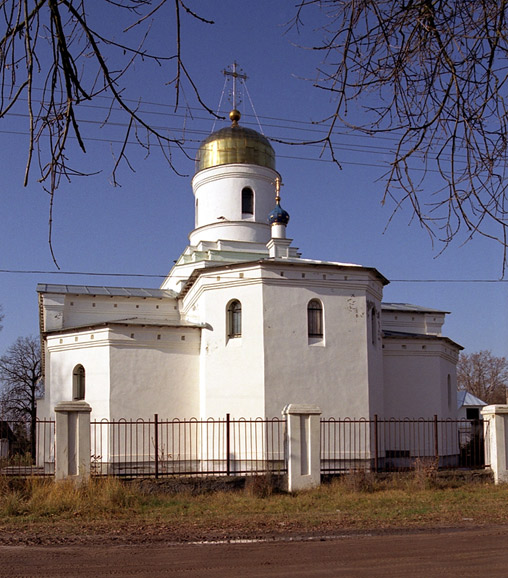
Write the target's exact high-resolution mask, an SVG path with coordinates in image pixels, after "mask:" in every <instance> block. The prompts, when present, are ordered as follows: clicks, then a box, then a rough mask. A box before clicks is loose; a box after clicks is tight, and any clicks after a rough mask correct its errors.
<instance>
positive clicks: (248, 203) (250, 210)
mask: <svg viewBox="0 0 508 578" xmlns="http://www.w3.org/2000/svg"><path fill="white" fill-rule="evenodd" d="M253 214H254V191H253V190H252V189H251V188H250V187H244V188H243V189H242V217H250V216H252V215H253Z"/></svg>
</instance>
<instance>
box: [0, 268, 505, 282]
mask: <svg viewBox="0 0 508 578" xmlns="http://www.w3.org/2000/svg"><path fill="white" fill-rule="evenodd" d="M0 273H4V274H9V273H11V274H20V275H83V276H90V277H148V278H152V279H165V278H166V277H167V275H155V274H149V273H96V272H90V271H44V270H37V269H0ZM175 277H178V276H175ZM181 278H182V279H183V276H182V277H181ZM390 283H508V279H390Z"/></svg>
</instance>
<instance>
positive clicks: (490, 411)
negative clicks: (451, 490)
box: [482, 405, 508, 484]
mask: <svg viewBox="0 0 508 578" xmlns="http://www.w3.org/2000/svg"><path fill="white" fill-rule="evenodd" d="M482 416H483V420H484V428H485V463H486V464H490V467H491V469H492V472H493V473H494V482H495V483H496V484H500V483H507V482H508V405H487V406H485V407H484V408H483V409H482Z"/></svg>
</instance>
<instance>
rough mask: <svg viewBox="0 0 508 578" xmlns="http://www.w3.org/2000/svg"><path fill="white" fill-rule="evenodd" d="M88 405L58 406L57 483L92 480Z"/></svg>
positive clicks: (56, 442) (82, 403) (84, 403)
mask: <svg viewBox="0 0 508 578" xmlns="http://www.w3.org/2000/svg"><path fill="white" fill-rule="evenodd" d="M91 411H92V408H91V407H90V406H89V405H88V403H86V401H62V402H60V403H58V404H57V405H56V406H55V413H56V423H55V446H56V447H55V479H56V480H65V479H73V480H75V481H79V482H82V481H85V480H88V479H89V477H90V463H91V451H90V413H91Z"/></svg>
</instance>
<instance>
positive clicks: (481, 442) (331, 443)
mask: <svg viewBox="0 0 508 578" xmlns="http://www.w3.org/2000/svg"><path fill="white" fill-rule="evenodd" d="M486 427H488V424H487V423H484V422H483V421H481V420H443V419H438V418H437V416H434V417H433V418H431V419H379V418H378V417H377V416H374V418H373V419H348V418H346V419H333V418H330V419H322V420H321V440H320V443H321V472H322V473H323V474H333V473H342V472H347V471H351V470H355V469H360V468H361V469H369V470H373V471H396V470H406V469H411V468H414V467H417V465H418V464H419V463H422V462H429V463H431V464H432V465H433V467H439V468H442V469H443V468H469V469H472V468H481V467H485V466H488V465H489V463H488V460H489V457H488V456H489V454H490V452H489V448H488V443H486V441H487V442H488V439H489V436H488V435H486V434H488V432H486ZM35 430H36V436H35V452H33V451H32V446H31V436H30V424H29V423H28V422H25V421H19V420H0V475H17V476H20V475H26V476H33V475H44V476H51V475H53V474H54V472H55V422H54V421H53V420H37V422H36V424H35ZM90 434H91V454H92V456H91V471H92V475H94V476H106V475H115V476H125V477H136V476H155V477H161V476H170V475H185V476H206V475H226V476H227V475H246V474H247V475H248V474H260V473H265V472H267V471H268V472H274V473H285V472H286V471H287V459H286V455H285V435H286V429H285V420H284V419H278V418H273V419H231V418H230V416H229V415H226V417H225V418H224V419H216V420H214V419H207V420H198V419H189V420H180V419H172V420H167V419H166V420H161V419H159V417H158V416H157V415H155V416H154V417H153V419H151V420H141V419H138V420H125V419H120V420H116V421H106V420H101V421H92V423H91V429H90Z"/></svg>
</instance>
